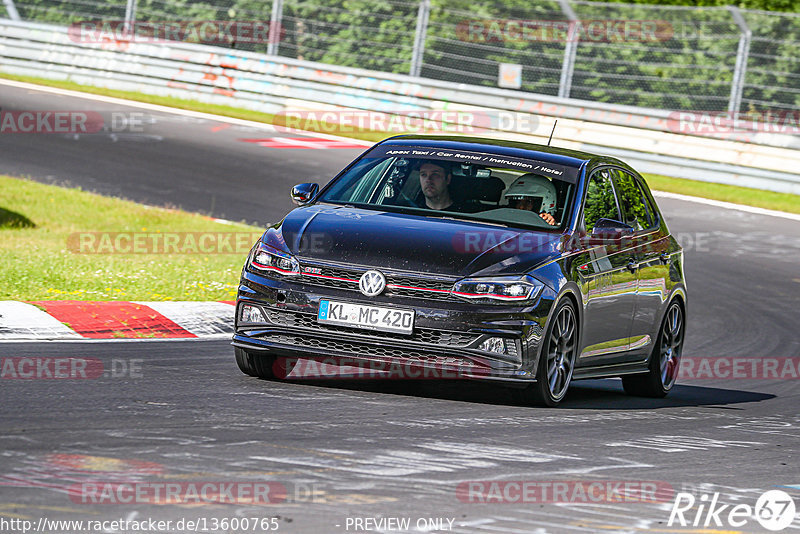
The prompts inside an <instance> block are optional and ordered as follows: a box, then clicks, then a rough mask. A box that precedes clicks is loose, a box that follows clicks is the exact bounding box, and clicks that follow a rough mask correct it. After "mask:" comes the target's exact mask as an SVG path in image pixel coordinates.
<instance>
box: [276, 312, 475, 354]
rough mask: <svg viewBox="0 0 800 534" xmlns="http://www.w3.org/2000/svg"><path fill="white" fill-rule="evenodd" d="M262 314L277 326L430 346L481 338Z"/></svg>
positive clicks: (297, 314) (456, 344) (459, 344)
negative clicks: (385, 329)
mask: <svg viewBox="0 0 800 534" xmlns="http://www.w3.org/2000/svg"><path fill="white" fill-rule="evenodd" d="M264 312H265V314H266V316H267V319H268V320H269V321H270V322H271V323H272V324H275V325H279V326H288V327H301V328H310V329H314V330H318V331H327V332H344V333H353V334H359V335H362V336H370V337H375V338H381V339H395V340H402V341H417V342H419V343H429V344H431V345H441V346H446V347H466V346H468V345H470V344H471V343H473V342H475V341H477V340H478V338H480V336H481V335H480V334H473V333H468V332H453V331H442V330H435V329H432V328H418V327H417V328H414V333H413V334H411V335H407V334H395V333H392V332H381V331H378V330H365V329H361V328H349V327H346V326H334V325H326V324H320V323H318V322H317V318H316V315H314V314H310V313H302V312H294V311H290V310H278V309H275V308H264Z"/></svg>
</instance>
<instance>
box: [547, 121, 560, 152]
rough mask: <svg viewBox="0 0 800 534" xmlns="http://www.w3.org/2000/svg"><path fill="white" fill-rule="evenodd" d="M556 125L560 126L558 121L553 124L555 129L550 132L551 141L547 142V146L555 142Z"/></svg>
mask: <svg viewBox="0 0 800 534" xmlns="http://www.w3.org/2000/svg"><path fill="white" fill-rule="evenodd" d="M556 124H558V119H556V122H554V123H553V129H552V130H551V131H550V139H548V140H547V146H550V141H552V140H553V134H554V133H555V132H556Z"/></svg>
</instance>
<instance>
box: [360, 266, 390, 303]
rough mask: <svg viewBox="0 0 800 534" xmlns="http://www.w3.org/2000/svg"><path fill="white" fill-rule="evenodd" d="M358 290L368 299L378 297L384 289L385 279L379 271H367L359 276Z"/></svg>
mask: <svg viewBox="0 0 800 534" xmlns="http://www.w3.org/2000/svg"><path fill="white" fill-rule="evenodd" d="M358 288H359V289H360V290H361V292H362V293H364V294H365V295H366V296H368V297H374V296H375V295H380V294H381V293H382V292H383V290H384V289H386V277H385V276H383V273H382V272H380V271H367V272H365V273H364V274H362V275H361V279H360V280H359V281H358Z"/></svg>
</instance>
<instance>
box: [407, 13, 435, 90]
mask: <svg viewBox="0 0 800 534" xmlns="http://www.w3.org/2000/svg"><path fill="white" fill-rule="evenodd" d="M430 14H431V0H420V3H419V10H418V11H417V28H416V30H415V31H414V50H412V52H411V68H410V69H409V71H408V74H409V75H411V76H416V77H419V74H420V72H421V71H422V59H423V58H422V56H423V54H425V39H426V38H427V36H428V17H429V16H430Z"/></svg>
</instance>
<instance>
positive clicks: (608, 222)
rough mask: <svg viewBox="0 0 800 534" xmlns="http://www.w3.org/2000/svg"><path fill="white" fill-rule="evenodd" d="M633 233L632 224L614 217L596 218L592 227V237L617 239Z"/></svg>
mask: <svg viewBox="0 0 800 534" xmlns="http://www.w3.org/2000/svg"><path fill="white" fill-rule="evenodd" d="M632 234H633V226H631V225H629V224H625V223H624V222H622V221H615V220H614V219H597V222H596V223H595V225H594V228H592V237H602V238H605V239H619V238H621V237H626V236H629V235H632Z"/></svg>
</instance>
